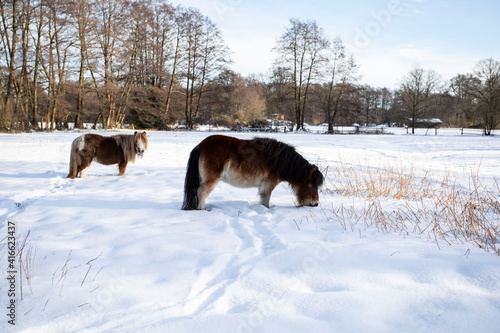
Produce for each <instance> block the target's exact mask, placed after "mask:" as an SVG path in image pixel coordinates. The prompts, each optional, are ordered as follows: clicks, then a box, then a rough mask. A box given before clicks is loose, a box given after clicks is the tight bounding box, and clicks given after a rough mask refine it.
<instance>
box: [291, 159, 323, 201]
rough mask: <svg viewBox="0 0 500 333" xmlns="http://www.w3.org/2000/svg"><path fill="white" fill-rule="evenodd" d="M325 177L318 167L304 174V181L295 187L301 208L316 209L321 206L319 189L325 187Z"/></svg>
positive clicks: (313, 166) (312, 166)
mask: <svg viewBox="0 0 500 333" xmlns="http://www.w3.org/2000/svg"><path fill="white" fill-rule="evenodd" d="M324 179H325V177H324V176H323V174H322V173H321V171H319V169H318V167H317V166H315V165H311V168H310V169H309V170H308V172H306V173H305V174H304V178H303V180H302V181H301V182H300V183H299V184H297V186H295V194H296V196H297V201H298V204H299V206H310V207H316V206H318V204H319V195H318V188H320V187H321V186H322V185H323V181H324Z"/></svg>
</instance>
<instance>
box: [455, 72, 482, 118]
mask: <svg viewBox="0 0 500 333" xmlns="http://www.w3.org/2000/svg"><path fill="white" fill-rule="evenodd" d="M479 85H480V82H479V79H477V78H475V77H474V76H473V75H472V74H466V75H463V74H459V75H457V76H455V77H454V78H452V79H451V81H450V90H451V92H452V93H453V96H454V97H455V99H454V111H455V112H454V113H453V114H452V115H451V118H452V119H450V120H451V121H452V122H453V124H454V125H455V126H460V127H465V126H470V125H474V122H475V121H476V118H477V117H476V113H475V109H476V105H475V104H476V102H475V98H474V96H473V94H471V92H472V91H473V88H474V87H477V86H479Z"/></svg>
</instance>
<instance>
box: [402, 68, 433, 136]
mask: <svg viewBox="0 0 500 333" xmlns="http://www.w3.org/2000/svg"><path fill="white" fill-rule="evenodd" d="M439 88H440V76H439V75H438V74H437V73H436V72H435V71H433V70H424V69H421V68H415V69H413V70H412V71H411V72H409V73H408V74H407V75H406V76H405V77H403V79H402V81H401V84H400V93H401V112H402V114H403V116H404V117H405V118H406V120H408V121H410V124H411V128H412V134H415V127H416V124H417V122H418V120H419V119H421V118H423V117H427V116H429V110H430V108H431V106H432V103H433V99H432V96H433V94H435V93H436V92H438V90H439Z"/></svg>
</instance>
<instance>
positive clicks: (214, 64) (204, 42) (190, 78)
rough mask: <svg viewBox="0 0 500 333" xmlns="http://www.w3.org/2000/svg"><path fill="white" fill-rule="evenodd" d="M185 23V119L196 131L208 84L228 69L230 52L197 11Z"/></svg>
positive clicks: (192, 11)
mask: <svg viewBox="0 0 500 333" xmlns="http://www.w3.org/2000/svg"><path fill="white" fill-rule="evenodd" d="M187 14H188V16H187V20H186V21H185V30H184V31H185V47H186V50H185V60H184V70H183V77H184V78H185V119H186V126H187V128H188V129H192V127H193V124H194V120H195V119H196V117H197V116H198V113H199V111H200V106H201V100H202V96H203V93H204V89H205V85H206V83H207V80H208V79H210V77H211V76H212V75H213V74H214V73H216V72H220V71H222V70H223V69H224V68H225V65H226V64H227V63H228V62H229V59H228V58H229V56H228V49H227V46H226V45H225V43H224V41H223V39H222V37H221V34H220V31H219V30H218V28H217V27H216V26H215V24H214V23H213V22H211V21H210V20H209V19H208V18H206V17H204V16H203V15H201V13H200V12H199V11H197V10H193V9H188V12H187Z"/></svg>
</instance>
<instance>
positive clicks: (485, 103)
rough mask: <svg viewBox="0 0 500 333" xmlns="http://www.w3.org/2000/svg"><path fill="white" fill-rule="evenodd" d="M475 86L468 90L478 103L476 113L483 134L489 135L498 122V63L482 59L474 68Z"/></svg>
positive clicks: (499, 118) (499, 91) (499, 70)
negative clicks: (477, 112)
mask: <svg viewBox="0 0 500 333" xmlns="http://www.w3.org/2000/svg"><path fill="white" fill-rule="evenodd" d="M474 75H475V77H476V78H477V81H475V83H476V84H474V86H473V87H472V89H471V90H470V94H471V95H472V96H474V98H475V99H476V100H477V103H478V111H479V114H480V115H481V117H482V119H483V123H484V134H485V135H491V132H492V130H493V129H495V128H496V127H497V126H498V124H499V122H500V62H499V61H496V60H494V59H493V58H489V59H484V60H481V61H479V62H478V63H477V65H476V67H475V68H474Z"/></svg>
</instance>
